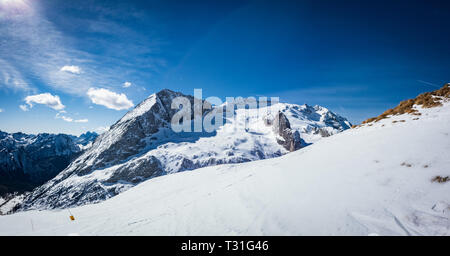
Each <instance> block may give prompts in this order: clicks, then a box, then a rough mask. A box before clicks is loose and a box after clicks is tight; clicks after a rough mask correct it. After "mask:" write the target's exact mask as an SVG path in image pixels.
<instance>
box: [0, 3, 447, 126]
mask: <svg viewBox="0 0 450 256" xmlns="http://www.w3.org/2000/svg"><path fill="white" fill-rule="evenodd" d="M449 11H450V8H449V4H448V3H445V1H417V2H416V1H350V0H344V1H323V0H322V1H320V0H319V1H317V0H316V1H302V0H298V1H262V0H256V1H171V0H161V1H145V2H144V1H85V0H79V1H62V0H59V1H58V0H53V1H50V0H48V1H45V0H42V1H39V0H34V1H33V0H0V46H1V47H0V130H3V131H8V132H17V131H23V132H27V133H38V132H50V133H70V134H80V133H82V132H85V131H88V130H91V131H97V132H98V131H101V130H102V128H104V127H107V126H109V125H111V124H113V123H114V122H115V121H116V120H118V119H119V118H120V117H121V116H122V115H124V114H125V113H126V111H128V110H129V109H131V108H132V106H133V105H136V104H138V103H139V102H140V101H142V100H143V99H145V98H146V97H147V96H148V95H150V94H152V93H154V92H157V91H159V90H161V89H163V88H169V89H172V90H176V91H181V92H183V93H186V94H193V90H194V88H202V89H203V96H204V97H208V96H219V97H221V98H225V97H227V96H278V97H280V98H281V101H285V102H290V103H298V104H303V103H307V104H311V105H315V104H318V105H322V106H325V107H328V108H330V109H331V110H333V111H334V112H336V113H339V114H341V115H343V116H345V117H347V118H348V119H349V120H350V121H351V122H354V123H358V122H361V121H362V120H364V119H366V118H368V117H371V116H375V115H378V114H380V113H381V112H383V111H384V110H385V109H387V108H390V107H393V106H395V105H396V104H398V102H399V101H400V100H403V99H406V98H411V97H414V96H416V95H417V94H419V93H421V92H425V91H430V90H434V89H436V88H437V87H440V86H442V85H443V84H444V83H446V82H450V78H449V74H450V44H449V42H450V19H448V13H449Z"/></svg>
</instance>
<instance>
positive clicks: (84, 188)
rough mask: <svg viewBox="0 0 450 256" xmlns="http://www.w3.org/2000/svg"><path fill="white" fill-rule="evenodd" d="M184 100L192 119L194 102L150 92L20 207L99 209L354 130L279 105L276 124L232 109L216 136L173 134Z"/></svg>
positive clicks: (328, 116) (327, 116)
mask: <svg viewBox="0 0 450 256" xmlns="http://www.w3.org/2000/svg"><path fill="white" fill-rule="evenodd" d="M179 96H183V97H186V98H188V99H189V101H190V102H191V108H192V109H191V110H192V113H193V108H194V97H192V96H188V95H183V94H181V93H179V92H174V91H171V90H167V89H166V90H162V91H160V92H158V93H155V94H152V95H151V96H149V97H148V98H147V99H146V100H144V101H143V102H142V103H140V104H139V105H137V106H136V107H135V108H134V109H133V110H131V111H130V112H128V113H127V114H125V115H124V116H123V117H122V118H121V119H120V120H119V121H117V122H116V123H115V124H113V125H112V126H111V127H110V129H109V130H108V131H107V132H105V133H103V134H102V135H100V136H99V137H98V138H97V139H96V140H95V142H94V143H93V145H92V147H90V148H89V149H88V150H87V151H85V152H84V153H83V154H82V155H81V156H79V157H78V158H77V159H75V160H74V161H73V162H72V163H71V164H70V165H69V166H68V167H67V168H66V169H65V170H64V171H62V172H61V173H60V174H59V175H58V176H56V177H55V178H54V179H52V180H51V181H49V182H47V183H46V184H44V185H43V186H41V187H39V188H37V189H35V190H34V191H33V192H32V193H30V194H29V195H28V196H26V198H25V199H24V201H23V202H22V203H21V204H20V205H19V206H18V207H17V208H18V209H30V208H39V209H45V208H63V207H69V206H74V205H82V204H86V203H95V202H99V201H102V200H105V199H107V198H110V197H112V196H114V195H117V194H118V193H120V192H122V191H124V190H127V189H129V188H130V187H132V186H134V185H136V184H138V183H140V182H142V181H144V180H147V179H150V178H153V177H157V176H161V175H165V174H169V173H176V172H180V171H185V170H193V169H197V168H200V167H205V166H210V165H219V164H226V163H241V162H249V161H254V160H259V159H265V158H273V157H277V156H281V155H283V154H286V153H288V152H289V151H292V150H296V149H298V148H300V147H301V146H305V145H308V144H310V143H313V142H315V141H317V140H319V139H320V138H322V137H326V136H329V135H332V134H335V133H338V132H341V131H343V130H345V129H348V128H350V126H351V125H350V123H349V122H348V121H347V120H346V119H345V118H343V117H341V116H338V115H336V114H334V113H333V112H331V111H329V110H328V109H326V108H323V107H319V106H315V107H311V106H308V105H302V106H300V105H293V104H283V103H278V104H275V105H273V106H269V107H266V108H268V109H267V111H268V113H274V114H276V117H277V118H276V119H277V120H274V119H273V120H272V121H275V123H277V125H275V126H274V125H268V124H267V122H266V121H267V120H266V121H265V119H264V118H261V117H259V116H258V114H257V110H256V109H235V110H234V116H235V118H234V119H230V120H227V122H226V123H225V124H224V125H223V126H221V127H219V129H217V130H215V131H213V132H204V131H203V132H180V133H176V132H174V131H173V130H172V129H171V126H170V125H171V119H172V117H173V116H174V114H175V113H176V112H177V111H178V110H177V109H172V108H171V103H172V100H173V99H174V98H175V97H179ZM203 103H204V104H209V103H207V102H205V101H203ZM218 107H223V105H222V106H218ZM207 113H208V112H207V111H206V112H204V113H203V115H205V114H207ZM277 113H278V114H277ZM192 115H193V114H192ZM191 117H192V118H191V119H193V116H191ZM244 126H245V127H246V129H239V127H244Z"/></svg>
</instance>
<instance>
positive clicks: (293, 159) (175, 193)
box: [0, 86, 450, 235]
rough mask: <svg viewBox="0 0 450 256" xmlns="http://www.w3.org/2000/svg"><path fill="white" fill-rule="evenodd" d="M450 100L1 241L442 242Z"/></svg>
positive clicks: (434, 97) (147, 185) (8, 223)
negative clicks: (418, 238) (338, 238)
mask: <svg viewBox="0 0 450 256" xmlns="http://www.w3.org/2000/svg"><path fill="white" fill-rule="evenodd" d="M439 95H447V96H445V97H444V96H439ZM449 97H450V88H449V87H448V86H447V89H446V92H444V93H442V94H440V93H439V94H431V95H428V96H426V97H425V100H422V99H416V100H412V103H413V104H409V103H408V104H406V106H407V108H405V104H401V105H399V108H394V109H393V110H390V111H388V112H389V113H391V114H387V115H382V118H379V119H378V120H377V121H373V120H372V121H370V122H366V123H364V124H363V125H360V126H358V127H357V128H355V129H349V130H346V131H344V132H342V133H339V134H337V135H334V136H331V137H328V138H324V139H321V140H319V141H317V142H316V143H314V144H313V145H311V146H308V147H305V148H302V149H300V150H297V151H295V152H292V153H289V154H286V155H284V156H281V157H278V158H273V159H265V160H261V161H254V162H249V163H240V164H230V165H220V166H210V167H206V168H201V169H198V170H196V171H193V172H181V173H176V174H174V175H166V176H161V177H157V178H154V179H151V180H148V181H146V182H143V183H142V184H140V185H138V186H136V187H133V188H131V189H129V190H128V191H126V192H124V193H121V194H120V195H118V196H116V197H114V198H111V199H109V200H106V201H104V202H101V203H99V204H91V205H85V206H81V207H76V208H73V209H71V213H72V214H73V215H74V216H75V221H72V222H71V221H70V220H69V216H68V215H69V214H68V212H67V211H27V212H20V213H16V214H13V215H9V216H2V217H0V234H1V235H76V234H78V235H375V234H378V235H450V178H449V177H450V169H449V166H450V153H449V152H450V139H449V138H450V137H449V136H450V134H449V131H450V102H449V100H448V98H449ZM436 101H440V105H439V104H436V103H435V102H436ZM408 102H409V101H408ZM424 102H425V103H424ZM432 102H434V103H432ZM429 106H433V107H429ZM402 112H403V113H402ZM392 113H394V114H392ZM231 141H233V140H231ZM80 179H82V178H80ZM30 220H32V223H33V226H31V225H30Z"/></svg>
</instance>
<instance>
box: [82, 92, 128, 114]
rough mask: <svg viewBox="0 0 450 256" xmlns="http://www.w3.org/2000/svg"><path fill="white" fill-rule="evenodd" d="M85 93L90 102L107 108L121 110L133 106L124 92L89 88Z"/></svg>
mask: <svg viewBox="0 0 450 256" xmlns="http://www.w3.org/2000/svg"><path fill="white" fill-rule="evenodd" d="M87 95H88V96H89V98H90V99H91V101H92V103H94V104H97V105H102V106H105V107H107V108H109V109H114V110H123V109H129V108H131V107H133V106H134V104H133V102H132V101H131V100H129V99H128V98H127V96H126V95H125V94H123V93H121V94H117V93H115V92H112V91H110V90H107V89H104V88H100V89H97V88H89V90H88V92H87Z"/></svg>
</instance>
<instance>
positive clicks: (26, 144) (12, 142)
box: [0, 131, 97, 195]
mask: <svg viewBox="0 0 450 256" xmlns="http://www.w3.org/2000/svg"><path fill="white" fill-rule="evenodd" d="M96 137H97V134H94V133H89V134H83V135H81V136H80V137H75V136H71V135H66V134H47V133H42V134H38V135H30V134H24V133H13V134H9V133H5V132H1V131H0V195H4V194H5V193H13V192H24V191H30V190H31V189H33V188H34V187H36V186H38V185H41V184H43V183H44V182H46V181H48V180H50V179H52V178H53V177H55V176H56V175H57V174H58V173H59V172H61V171H62V170H63V169H64V168H66V167H67V166H68V165H69V164H70V162H71V161H72V160H73V159H74V158H76V157H77V156H78V155H79V154H80V153H81V151H82V149H83V148H84V147H86V146H87V145H88V144H89V143H91V142H92V141H93V140H95V138H96Z"/></svg>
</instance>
